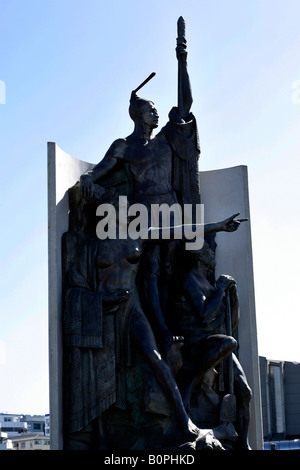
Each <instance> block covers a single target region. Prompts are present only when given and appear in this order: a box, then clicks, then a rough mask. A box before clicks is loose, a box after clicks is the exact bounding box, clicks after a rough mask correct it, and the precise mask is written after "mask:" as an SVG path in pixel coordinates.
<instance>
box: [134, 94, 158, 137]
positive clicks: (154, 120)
mask: <svg viewBox="0 0 300 470" xmlns="http://www.w3.org/2000/svg"><path fill="white" fill-rule="evenodd" d="M129 115H130V117H131V119H132V120H133V121H134V122H135V123H136V122H138V121H140V122H143V123H144V124H146V125H147V126H148V127H150V128H151V129H155V128H156V127H158V113H157V110H156V108H155V106H154V103H153V102H152V101H150V100H146V99H144V98H140V97H139V96H137V95H136V93H134V92H132V95H131V99H130V106H129Z"/></svg>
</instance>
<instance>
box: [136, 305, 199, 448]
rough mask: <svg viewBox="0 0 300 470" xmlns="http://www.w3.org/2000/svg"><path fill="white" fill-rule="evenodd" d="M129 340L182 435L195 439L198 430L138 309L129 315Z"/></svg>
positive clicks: (146, 321) (146, 322) (149, 327)
mask: <svg viewBox="0 0 300 470" xmlns="http://www.w3.org/2000/svg"><path fill="white" fill-rule="evenodd" d="M130 316H131V318H130V324H129V329H130V338H131V340H132V342H133V343H134V345H135V346H136V348H137V349H138V350H139V351H140V352H141V354H142V355H143V356H144V357H145V359H146V360H147V362H148V363H149V365H150V366H151V368H152V370H153V372H154V375H155V378H156V379H157V381H158V383H159V384H160V386H161V387H162V390H163V392H164V393H165V394H166V397H167V399H168V400H169V402H170V405H171V407H172V409H173V411H174V415H175V417H176V419H177V421H178V424H179V426H180V427H181V430H182V432H183V433H184V435H185V436H186V437H188V438H191V439H193V440H194V439H196V437H197V436H198V434H199V429H198V428H197V426H195V425H194V423H193V422H192V421H191V419H190V418H189V417H188V415H187V413H186V411H185V408H184V405H183V402H182V398H181V395H180V392H179V389H178V387H177V384H176V381H175V379H174V376H173V374H172V372H171V369H170V368H169V366H168V365H167V363H166V362H165V361H164V360H163V358H162V357H161V355H160V353H159V351H158V347H157V344H156V341H155V337H154V334H153V332H152V329H151V326H150V324H149V322H148V320H147V318H146V316H145V315H144V313H143V312H142V310H140V309H136V308H134V309H133V311H132V312H131V314H130Z"/></svg>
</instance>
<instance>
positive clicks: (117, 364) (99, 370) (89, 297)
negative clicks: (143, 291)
mask: <svg viewBox="0 0 300 470" xmlns="http://www.w3.org/2000/svg"><path fill="white" fill-rule="evenodd" d="M75 241H76V237H75V238H74V236H73V234H72V233H70V232H69V233H66V234H65V237H64V247H65V253H66V257H68V253H70V250H72V253H73V256H74V250H75V249H76V248H77V249H76V251H75V252H76V256H75V259H76V262H75V263H70V264H69V263H68V260H66V268H68V266H70V269H67V276H66V277H67V288H66V289H65V296H64V315H63V338H64V363H63V383H64V390H63V396H64V428H65V432H67V433H74V432H77V431H80V430H81V429H83V428H85V427H86V426H87V425H88V424H89V423H90V422H91V421H92V420H93V419H95V418H97V417H99V416H100V415H101V413H103V412H104V411H105V410H106V409H108V408H109V407H110V406H112V405H116V406H118V407H119V408H121V409H126V368H127V367H128V366H129V365H130V364H131V356H130V338H129V331H128V330H129V318H130V312H131V311H132V309H133V308H134V307H135V306H136V304H137V299H136V292H135V291H133V292H130V293H129V295H128V298H127V299H126V300H125V301H122V302H121V303H120V304H119V305H118V307H117V308H115V309H112V310H111V309H108V308H107V305H106V304H105V302H104V301H103V297H104V293H103V290H102V289H101V286H100V285H98V280H97V277H98V276H97V270H96V266H95V259H96V253H97V247H98V243H101V241H99V240H98V239H89V238H88V237H87V238H85V239H82V240H81V241H80V243H79V244H78V240H77V243H74V242H75ZM75 245H77V247H75ZM73 256H72V259H73V260H74V258H73Z"/></svg>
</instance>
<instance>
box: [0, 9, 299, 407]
mask: <svg viewBox="0 0 300 470" xmlns="http://www.w3.org/2000/svg"><path fill="white" fill-rule="evenodd" d="M181 15H182V16H183V17H184V18H185V20H186V28H187V30H186V35H187V40H188V53H189V54H188V67H189V74H190V78H191V84H192V90H193V98H194V103H193V108H192V110H193V112H194V114H195V115H196V117H197V121H198V127H199V135H200V142H201V151H202V152H201V159H200V169H201V170H212V169H218V168H226V167H231V166H235V165H247V166H248V173H249V189H250V214H251V231H252V242H253V259H254V282H255V300H256V315H257V330H258V348H259V354H260V355H263V356H266V357H267V358H268V359H278V360H288V361H296V362H300V349H299V346H298V343H299V326H300V319H299V314H300V297H299V293H300V289H299V280H300V276H299V267H300V250H299V240H300V224H299V206H300V204H299V203H300V196H299V189H298V188H299V173H300V164H299V154H300V132H299V131H300V29H299V17H300V2H299V0H260V1H258V0H252V1H251V2H249V1H248V0H247V1H246V0H239V1H234V0H227V1H226V2H225V1H222V0H185V1H184V2H182V1H177V0H170V1H169V0H151V2H148V1H147V2H146V1H143V0H139V1H135V0H126V1H123V0H122V1H118V0H110V1H102V0H84V1H82V0H26V1H24V0H0V157H1V172H0V178H1V182H0V188H1V198H0V201H1V231H0V236H1V244H0V250H1V255H0V260H1V270H0V276H1V280H0V302H1V303H0V412H8V413H28V414H44V413H48V412H49V405H48V297H47V296H48V265H47V262H48V252H47V242H48V240H47V142H48V141H52V142H56V143H57V144H58V145H59V147H60V148H62V149H63V150H64V151H65V152H67V153H69V154H71V155H73V156H74V157H77V158H79V159H81V160H85V161H88V162H91V163H97V162H98V161H100V160H101V159H102V157H103V156H104V154H105V152H106V150H107V149H108V147H109V146H110V144H111V143H112V142H113V141H114V140H115V139H116V138H118V137H125V136H126V135H128V134H129V133H130V132H131V131H132V121H131V120H130V118H129V116H128V103H129V97H130V93H131V90H132V89H134V88H136V87H137V86H138V85H139V84H140V83H141V82H142V81H143V80H144V79H145V78H146V77H147V76H148V75H149V74H150V73H151V72H153V71H154V72H156V74H157V75H156V77H155V78H154V79H153V80H151V82H149V83H148V84H147V87H145V88H144V90H143V96H144V97H146V98H151V99H152V100H153V101H154V102H155V104H156V106H157V108H158V111H159V115H160V125H163V124H164V123H165V122H166V121H167V116H168V112H169V110H170V108H171V107H172V106H173V105H176V99H177V60H176V56H175V46H176V35H177V19H178V17H179V16H181Z"/></svg>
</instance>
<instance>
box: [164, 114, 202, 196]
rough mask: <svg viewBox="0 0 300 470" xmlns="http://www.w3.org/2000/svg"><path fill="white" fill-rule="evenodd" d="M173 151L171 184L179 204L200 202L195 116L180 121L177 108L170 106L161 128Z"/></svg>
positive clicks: (198, 153) (198, 152) (197, 140)
mask: <svg viewBox="0 0 300 470" xmlns="http://www.w3.org/2000/svg"><path fill="white" fill-rule="evenodd" d="M161 131H162V132H163V133H164V135H165V137H166V139H167V141H168V143H169V145H170V147H171V149H172V153H173V175H172V186H173V189H174V190H175V191H176V193H177V194H178V195H179V202H180V203H181V204H200V184H199V168H198V161H199V156H200V144H199V136H198V130H197V122H196V118H195V116H194V115H193V114H192V113H190V114H189V117H188V120H187V121H186V122H183V121H180V120H179V118H178V115H177V108H175V107H174V108H172V109H171V111H170V113H169V121H168V123H167V124H166V125H165V126H164V127H163V128H162V130H161Z"/></svg>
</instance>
